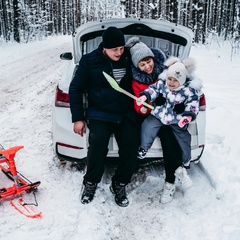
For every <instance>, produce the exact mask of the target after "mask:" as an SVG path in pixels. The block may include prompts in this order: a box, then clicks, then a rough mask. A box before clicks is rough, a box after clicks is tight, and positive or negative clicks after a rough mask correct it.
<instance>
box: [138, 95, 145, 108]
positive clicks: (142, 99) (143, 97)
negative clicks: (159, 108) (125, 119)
mask: <svg viewBox="0 0 240 240" xmlns="http://www.w3.org/2000/svg"><path fill="white" fill-rule="evenodd" d="M146 100H147V97H146V96H145V95H142V96H141V97H139V98H138V99H137V100H136V103H137V105H138V106H141V105H143V103H144V102H145V101H146Z"/></svg>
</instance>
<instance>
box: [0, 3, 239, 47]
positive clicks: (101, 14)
mask: <svg viewBox="0 0 240 240" xmlns="http://www.w3.org/2000/svg"><path fill="white" fill-rule="evenodd" d="M239 9H240V0H178V1H176V0H0V44H1V42H8V41H16V42H19V43H20V42H28V41H34V40H37V39H38V40H39V39H42V38H44V37H47V36H50V35H69V34H72V33H73V32H74V29H76V28H77V27H78V26H80V25H81V24H84V23H86V22H89V21H95V20H102V19H106V18H120V17H127V18H150V19H164V20H166V21H170V22H173V23H176V24H182V25H184V26H187V27H189V28H191V29H192V30H193V31H194V33H195V42H197V43H203V44H204V43H205V42H206V39H207V38H208V36H209V35H215V36H217V37H221V38H223V39H224V40H226V39H233V41H239V36H240V10H239Z"/></svg>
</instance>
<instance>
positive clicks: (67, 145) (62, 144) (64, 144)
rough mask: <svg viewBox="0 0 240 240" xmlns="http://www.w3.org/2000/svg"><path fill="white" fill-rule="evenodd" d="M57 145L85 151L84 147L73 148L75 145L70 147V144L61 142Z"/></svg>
mask: <svg viewBox="0 0 240 240" xmlns="http://www.w3.org/2000/svg"><path fill="white" fill-rule="evenodd" d="M56 145H57V146H62V147H67V148H73V149H79V150H81V149H84V148H83V147H77V146H73V145H69V144H66V143H61V142H57V143H56Z"/></svg>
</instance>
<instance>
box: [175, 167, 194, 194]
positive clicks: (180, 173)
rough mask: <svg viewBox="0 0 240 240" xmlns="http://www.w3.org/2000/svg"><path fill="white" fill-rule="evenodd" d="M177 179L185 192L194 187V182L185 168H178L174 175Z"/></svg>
mask: <svg viewBox="0 0 240 240" xmlns="http://www.w3.org/2000/svg"><path fill="white" fill-rule="evenodd" d="M174 175H175V177H176V178H177V180H178V183H179V185H180V187H181V188H182V190H183V191H185V190H187V189H189V188H190V187H192V180H191V178H190V177H189V176H188V173H187V170H186V168H184V167H178V168H177V169H176V171H175V173H174Z"/></svg>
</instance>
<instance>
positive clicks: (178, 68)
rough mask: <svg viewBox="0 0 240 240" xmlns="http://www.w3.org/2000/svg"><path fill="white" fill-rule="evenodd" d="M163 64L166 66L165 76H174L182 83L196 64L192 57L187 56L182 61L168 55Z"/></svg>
mask: <svg viewBox="0 0 240 240" xmlns="http://www.w3.org/2000/svg"><path fill="white" fill-rule="evenodd" d="M165 65H166V66H167V67H168V69H167V74H166V77H167V78H168V77H174V78H175V79H177V80H178V81H179V83H180V85H183V84H184V83H185V82H186V78H187V76H188V75H189V74H190V73H192V72H193V71H194V70H195V67H196V64H195V61H194V59H192V58H187V59H185V60H184V61H183V62H181V60H180V59H179V58H177V57H170V58H169V59H168V60H167V61H166V62H165Z"/></svg>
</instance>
